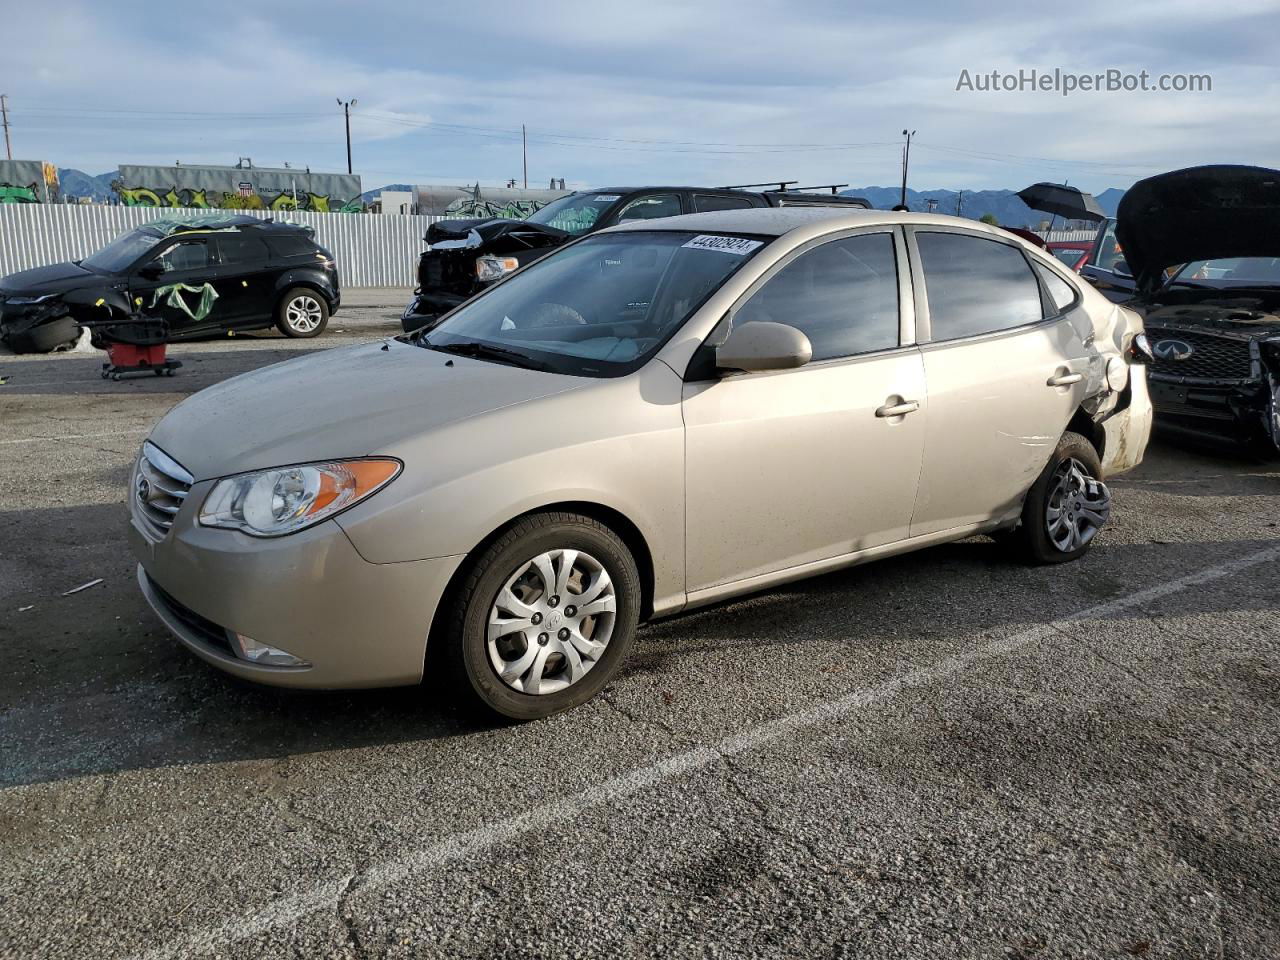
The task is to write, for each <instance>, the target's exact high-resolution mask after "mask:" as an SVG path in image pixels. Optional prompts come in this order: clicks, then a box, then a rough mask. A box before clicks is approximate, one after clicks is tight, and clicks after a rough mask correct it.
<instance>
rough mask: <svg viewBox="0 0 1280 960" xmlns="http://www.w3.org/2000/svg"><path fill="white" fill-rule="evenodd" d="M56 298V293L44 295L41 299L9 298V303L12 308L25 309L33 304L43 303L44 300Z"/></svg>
mask: <svg viewBox="0 0 1280 960" xmlns="http://www.w3.org/2000/svg"><path fill="white" fill-rule="evenodd" d="M56 296H57V294H56V293H46V294H45V295H44V296H41V297H10V298H9V303H10V304H12V305H14V306H22V307H27V306H30V305H31V304H33V303H44V302H45V301H46V300H52V299H53V298H54V297H56Z"/></svg>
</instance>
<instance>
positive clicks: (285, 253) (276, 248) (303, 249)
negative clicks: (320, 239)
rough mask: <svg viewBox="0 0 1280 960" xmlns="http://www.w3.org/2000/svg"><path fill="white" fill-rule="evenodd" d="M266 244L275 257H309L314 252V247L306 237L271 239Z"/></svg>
mask: <svg viewBox="0 0 1280 960" xmlns="http://www.w3.org/2000/svg"><path fill="white" fill-rule="evenodd" d="M267 243H268V245H269V246H270V247H271V252H272V253H273V254H275V255H276V256H277V257H309V256H312V255H314V254H315V252H316V245H315V244H314V243H312V242H311V241H310V240H308V239H307V238H306V237H272V238H271V239H270V240H268V241H267Z"/></svg>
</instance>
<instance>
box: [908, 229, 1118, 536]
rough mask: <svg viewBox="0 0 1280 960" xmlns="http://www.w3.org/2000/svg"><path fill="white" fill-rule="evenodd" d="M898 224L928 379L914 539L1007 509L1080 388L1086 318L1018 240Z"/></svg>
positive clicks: (1017, 500) (1013, 507)
mask: <svg viewBox="0 0 1280 960" xmlns="http://www.w3.org/2000/svg"><path fill="white" fill-rule="evenodd" d="M908 232H909V236H910V241H911V242H910V245H911V248H912V274H913V276H919V277H922V279H923V283H920V284H917V285H916V288H915V289H916V298H917V299H916V318H917V336H918V338H919V340H920V350H921V353H922V355H923V357H924V373H925V380H926V382H927V383H928V389H929V417H928V421H927V434H926V437H925V444H924V465H923V468H922V469H921V473H920V489H919V493H918V494H917V496H916V505H915V512H914V515H913V517H912V520H911V535H912V536H913V537H914V536H921V535H925V534H930V533H935V532H937V531H941V530H948V529H951V528H953V527H962V526H966V525H968V524H975V523H980V522H983V521H985V520H989V519H993V518H1003V517H1005V516H1007V515H1009V514H1010V513H1016V511H1017V510H1018V509H1019V508H1020V505H1021V503H1022V498H1023V495H1024V494H1025V493H1026V491H1027V489H1028V488H1029V487H1030V486H1031V484H1032V483H1033V482H1034V481H1035V479H1036V477H1037V476H1038V475H1039V474H1040V471H1041V470H1042V469H1044V466H1045V464H1046V463H1048V461H1049V457H1050V455H1051V454H1052V453H1053V450H1054V448H1055V446H1056V445H1057V443H1058V440H1059V438H1060V437H1061V436H1062V434H1063V432H1064V431H1065V430H1066V427H1067V423H1068V422H1069V421H1070V420H1071V417H1072V415H1073V414H1074V413H1075V411H1076V409H1077V408H1078V407H1079V405H1080V402H1081V400H1082V399H1083V398H1084V392H1085V389H1086V388H1087V386H1088V382H1089V380H1090V374H1091V372H1093V371H1091V362H1090V359H1089V358H1090V350H1089V348H1088V344H1089V343H1091V342H1092V329H1093V328H1092V325H1091V323H1090V321H1089V317H1088V315H1087V314H1086V313H1085V312H1084V309H1083V307H1082V306H1081V305H1080V296H1079V291H1077V290H1076V289H1075V288H1074V287H1073V286H1071V285H1070V284H1069V283H1067V281H1066V280H1065V279H1063V278H1062V277H1060V276H1058V275H1057V274H1056V273H1053V272H1052V271H1049V272H1050V273H1051V274H1052V276H1053V279H1054V281H1055V286H1054V290H1055V291H1056V293H1054V294H1052V295H1051V294H1050V292H1049V291H1048V290H1047V289H1042V283H1041V280H1040V277H1039V275H1038V274H1037V272H1036V269H1035V268H1033V267H1032V264H1031V262H1030V260H1029V259H1028V257H1027V255H1026V254H1025V253H1024V252H1023V251H1022V249H1021V248H1020V247H1019V246H1018V245H1017V243H1016V241H1012V240H1011V241H1009V242H1007V243H1006V242H1004V241H1003V240H999V239H996V238H994V237H991V236H989V235H986V234H979V233H972V232H968V231H965V230H962V229H953V228H943V227H939V228H934V227H929V228H924V227H919V228H912V229H910V230H909V231H908ZM1039 269H1047V268H1043V267H1041V268H1039ZM1063 291H1065V293H1064V292H1063ZM1093 354H1094V355H1095V356H1096V351H1093Z"/></svg>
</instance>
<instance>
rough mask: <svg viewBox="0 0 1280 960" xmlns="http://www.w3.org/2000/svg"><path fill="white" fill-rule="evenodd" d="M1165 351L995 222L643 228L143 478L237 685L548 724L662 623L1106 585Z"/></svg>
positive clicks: (728, 219)
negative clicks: (1052, 572)
mask: <svg viewBox="0 0 1280 960" xmlns="http://www.w3.org/2000/svg"><path fill="white" fill-rule="evenodd" d="M1144 350H1145V338H1143V337H1142V336H1141V326H1140V322H1139V320H1138V318H1137V316H1136V315H1135V314H1133V313H1131V312H1130V311H1128V310H1126V309H1124V308H1122V307H1119V306H1117V305H1115V304H1113V303H1110V302H1109V301H1107V300H1106V299H1104V298H1103V297H1102V296H1101V295H1100V294H1098V293H1097V292H1095V291H1094V290H1093V289H1092V288H1090V287H1089V286H1088V285H1086V284H1083V283H1081V282H1080V280H1079V279H1078V278H1077V277H1076V276H1075V275H1074V274H1072V273H1070V272H1069V271H1068V270H1066V269H1065V268H1064V267H1063V266H1062V265H1061V264H1059V263H1057V262H1056V261H1054V260H1053V259H1052V258H1051V257H1048V256H1046V255H1044V254H1042V253H1041V252H1040V251H1038V250H1035V249H1033V248H1031V247H1030V246H1028V245H1026V244H1024V243H1023V242H1022V241H1020V240H1018V239H1017V238H1014V237H1012V236H1011V235H1009V234H1007V233H1004V232H1002V231H999V230H996V229H993V228H987V227H984V226H983V225H981V224H977V223H974V222H972V221H968V220H959V219H953V218H950V217H941V216H929V215H923V214H909V213H907V214H900V213H884V212H877V211H857V212H848V213H845V212H836V211H832V210H829V209H789V208H782V209H769V210H740V211H726V212H720V213H707V214H696V215H692V216H683V217H673V218H670V219H665V220H658V221H648V222H643V221H642V222H636V223H631V224H628V225H626V226H623V227H617V228H614V229H611V230H605V231H602V232H599V233H596V234H593V235H591V236H589V237H587V238H585V239H583V240H580V241H578V242H576V243H573V244H570V245H568V246H566V247H564V248H563V249H561V250H559V251H557V252H556V253H554V254H552V255H550V256H548V257H546V258H545V259H543V260H540V261H538V262H536V263H534V264H532V265H531V266H529V267H527V268H526V269H524V270H521V271H519V272H517V273H515V274H513V275H511V276H510V277H509V278H507V279H505V280H503V281H502V282H500V283H498V284H496V285H495V286H494V287H492V288H491V289H489V290H488V291H486V292H485V293H483V294H481V295H480V296H478V297H476V298H475V299H473V300H471V301H470V302H468V303H466V304H464V305H463V306H461V307H459V308H458V309H457V310H455V311H454V312H453V313H452V314H450V315H448V316H447V317H445V318H444V319H443V320H441V321H440V322H438V323H436V324H435V325H434V326H433V327H431V328H429V329H425V330H422V331H419V332H418V333H416V334H412V335H409V336H406V337H402V338H397V339H395V340H389V341H386V342H383V343H374V344H368V345H362V346H356V347H350V348H345V349H340V350H332V351H326V352H324V353H320V354H317V355H313V356H309V357H304V358H301V359H297V360H291V361H289V362H287V363H283V364H279V365H276V366H272V367H266V368H263V369H261V370H257V371H255V372H253V373H250V374H246V375H244V376H241V377H237V378H235V379H233V380H229V381H226V382H224V383H222V384H219V385H218V386H215V387H212V388H210V389H208V390H205V391H203V392H201V393H199V394H196V395H195V396H193V397H191V398H190V399H188V400H186V401H184V402H183V403H181V404H179V405H178V406H177V407H176V408H175V409H174V410H172V411H171V412H170V413H169V414H168V415H167V416H166V417H165V418H164V419H163V420H162V421H161V422H160V423H159V424H158V425H157V426H156V428H155V430H154V431H153V432H152V434H151V436H150V438H149V439H148V441H147V442H146V444H145V445H144V447H143V450H142V453H141V455H140V457H139V460H138V464H137V468H136V470H135V472H134V476H133V485H132V488H131V490H130V503H131V505H132V524H131V543H132V546H133V549H134V551H135V552H136V554H137V556H138V559H139V562H140V563H139V568H138V580H139V583H140V584H141V587H142V590H143V593H144V594H145V595H146V597H147V599H148V600H149V601H150V603H151V605H152V607H153V608H154V609H155V611H156V613H157V614H158V615H159V616H160V618H161V619H162V620H163V621H164V622H165V623H166V624H167V625H168V627H169V628H170V630H171V631H172V632H173V633H174V634H175V635H176V636H177V637H178V639H179V640H181V641H182V642H183V643H184V644H185V645H187V646H188V647H189V648H190V649H191V650H192V651H194V652H195V653H196V654H197V655H198V656H200V657H201V658H203V659H205V660H207V661H208V662H210V663H212V664H214V665H216V666H218V667H220V668H222V669H224V670H226V671H228V672H229V673H234V674H237V675H239V676H242V677H248V678H251V679H254V680H260V681H262V682H265V683H274V684H280V685H287V686H299V687H301V686H306V687H368V686H381V685H392V684H412V683H416V682H418V681H420V680H421V679H422V677H423V674H424V669H426V668H427V667H426V665H427V664H430V665H431V669H436V668H437V664H438V665H439V668H440V669H451V670H452V671H453V672H454V675H455V677H456V680H457V684H458V687H459V689H460V690H461V691H465V692H466V693H467V694H469V695H474V697H475V698H477V699H478V700H479V702H481V703H483V704H485V705H487V706H488V707H489V708H491V709H493V710H495V711H497V712H499V713H501V714H504V715H506V716H508V717H514V718H521V719H528V718H535V717H541V716H545V715H547V714H550V713H554V712H557V711H560V710H564V709H567V708H569V707H572V706H575V705H577V704H579V703H582V702H583V701H585V700H587V699H588V698H590V697H591V696H592V695H594V694H595V693H597V692H598V691H599V690H600V689H601V688H602V687H603V686H604V685H605V684H606V683H607V682H608V680H609V679H610V678H611V677H612V676H613V675H614V674H615V673H616V672H617V670H618V668H619V666H620V665H621V664H622V662H623V659H624V658H625V656H626V653H627V650H628V648H629V647H630V645H631V642H632V639H633V637H634V635H635V631H636V626H637V624H638V623H639V622H640V621H642V620H646V619H648V618H651V617H660V616H667V615H670V614H674V613H677V612H679V611H682V610H687V609H690V608H692V607H695V606H699V605H702V604H706V603H710V602H712V601H715V600H719V599H722V598H724V597H729V596H733V595H736V594H742V593H746V592H749V591H753V590H762V589H766V588H768V587H771V586H773V585H775V584H779V583H784V582H786V581H790V580H796V579H799V578H801V577H807V576H811V575H814V574H818V573H822V572H825V571H828V570H833V569H836V568H838V567H845V566H849V565H851V564H856V563H861V562H864V561H867V560H873V559H875V558H877V557H883V556H888V555H891V554H896V553H902V552H904V551H908V550H915V549H918V548H921V547H926V546H930V545H932V544H937V543H941V542H944V541H949V540H957V539H960V538H962V537H968V536H970V535H972V534H975V533H990V534H993V535H996V536H999V537H1002V538H1005V539H1008V540H1009V541H1010V542H1011V543H1012V544H1013V545H1014V546H1016V547H1017V548H1018V549H1020V550H1021V551H1022V553H1023V554H1024V555H1025V556H1026V557H1028V558H1029V559H1031V560H1033V561H1037V562H1042V563H1053V562H1058V561H1064V560H1072V559H1074V558H1076V557H1078V556H1080V555H1081V554H1082V553H1084V552H1085V551H1086V550H1088V549H1089V547H1090V545H1091V544H1092V542H1093V540H1094V538H1095V536H1096V535H1097V534H1098V532H1099V531H1100V530H1101V529H1102V527H1103V525H1104V524H1105V523H1106V520H1107V516H1108V513H1109V511H1110V496H1109V494H1108V492H1107V488H1106V485H1105V483H1104V482H1103V481H1104V477H1105V476H1106V475H1109V474H1113V473H1117V472H1120V471H1122V470H1125V469H1128V468H1130V467H1132V466H1134V465H1135V464H1136V463H1137V462H1138V461H1139V460H1140V459H1141V457H1142V453H1143V450H1144V448H1145V446H1146V442H1147V437H1148V434H1149V432H1150V427H1151V407H1150V403H1149V401H1148V398H1147V388H1146V376H1145V368H1144V367H1143V366H1142V363H1143V362H1145V359H1146V356H1145V353H1144ZM429 649H430V651H431V652H432V653H433V654H437V656H430V657H429V656H428V650H429Z"/></svg>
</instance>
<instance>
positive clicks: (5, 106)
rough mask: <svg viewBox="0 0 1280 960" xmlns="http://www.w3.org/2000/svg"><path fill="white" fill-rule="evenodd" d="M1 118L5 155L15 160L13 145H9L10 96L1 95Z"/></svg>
mask: <svg viewBox="0 0 1280 960" xmlns="http://www.w3.org/2000/svg"><path fill="white" fill-rule="evenodd" d="M0 118H3V120H4V153H5V156H6V157H8V158H9V159H10V160H12V159H13V145H12V144H10V143H9V95H8V94H7V93H0Z"/></svg>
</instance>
